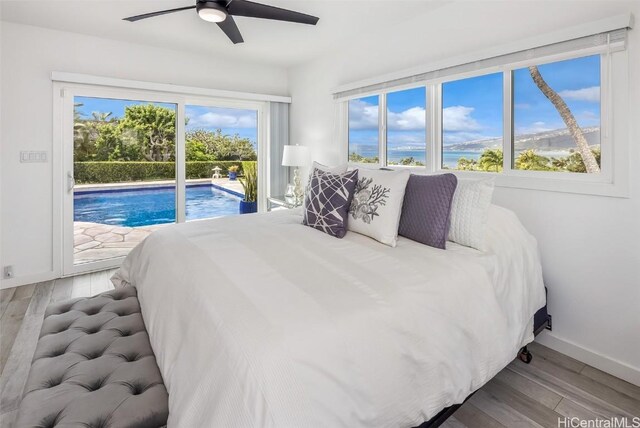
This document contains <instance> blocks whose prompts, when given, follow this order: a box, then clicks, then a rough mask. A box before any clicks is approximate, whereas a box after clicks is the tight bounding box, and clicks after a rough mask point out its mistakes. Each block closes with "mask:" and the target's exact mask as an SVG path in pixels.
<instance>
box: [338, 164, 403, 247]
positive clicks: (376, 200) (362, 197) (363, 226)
mask: <svg viewBox="0 0 640 428" xmlns="http://www.w3.org/2000/svg"><path fill="white" fill-rule="evenodd" d="M410 175H411V173H410V172H409V171H407V170H404V171H382V170H370V169H359V170H358V183H357V184H356V191H355V194H354V195H353V201H352V202H351V207H350V208H349V223H348V229H349V230H351V231H353V232H357V233H360V234H362V235H366V236H369V237H371V238H373V239H375V240H376V241H380V242H382V243H383V244H386V245H389V246H391V247H395V246H396V242H397V240H398V224H399V223H400V214H401V213H402V202H403V201H404V191H405V189H406V187H407V181H408V180H409V176H410Z"/></svg>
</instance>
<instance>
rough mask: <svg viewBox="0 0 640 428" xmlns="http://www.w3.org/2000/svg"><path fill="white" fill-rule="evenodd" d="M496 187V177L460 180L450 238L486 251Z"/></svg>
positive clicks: (452, 210)
mask: <svg viewBox="0 0 640 428" xmlns="http://www.w3.org/2000/svg"><path fill="white" fill-rule="evenodd" d="M494 186H495V179H494V178H493V177H492V178H484V179H481V180H470V179H464V178H462V179H458V187H456V192H455V193H454V195H453V203H452V204H451V227H450V228H449V238H448V239H449V241H453V242H457V243H458V244H460V245H464V246H467V247H471V248H475V249H477V250H480V251H485V250H486V245H485V235H486V231H487V219H488V217H489V207H490V206H491V199H492V197H493V189H494Z"/></svg>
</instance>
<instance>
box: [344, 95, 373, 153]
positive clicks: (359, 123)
mask: <svg viewBox="0 0 640 428" xmlns="http://www.w3.org/2000/svg"><path fill="white" fill-rule="evenodd" d="M379 105H380V98H379V97H378V96H374V97H366V98H359V99H355V100H350V101H349V161H350V162H356V163H378V162H379V160H380V157H379V154H378V152H379V141H380V125H379V123H380V120H379Z"/></svg>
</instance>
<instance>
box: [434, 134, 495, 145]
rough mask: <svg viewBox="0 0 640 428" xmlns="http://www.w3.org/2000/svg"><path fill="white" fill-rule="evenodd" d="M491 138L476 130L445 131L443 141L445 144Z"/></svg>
mask: <svg viewBox="0 0 640 428" xmlns="http://www.w3.org/2000/svg"><path fill="white" fill-rule="evenodd" d="M488 138H492V137H489V136H486V135H482V134H479V133H476V132H445V133H444V135H443V143H444V144H445V145H451V144H459V143H467V142H469V141H477V140H486V139H488Z"/></svg>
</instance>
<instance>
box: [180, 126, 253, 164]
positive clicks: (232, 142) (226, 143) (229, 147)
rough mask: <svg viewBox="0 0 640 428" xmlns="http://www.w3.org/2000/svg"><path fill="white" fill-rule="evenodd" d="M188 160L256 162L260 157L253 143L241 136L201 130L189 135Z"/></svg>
mask: <svg viewBox="0 0 640 428" xmlns="http://www.w3.org/2000/svg"><path fill="white" fill-rule="evenodd" d="M186 140H187V141H186V145H187V160H237V161H254V160H257V159H258V155H257V153H256V150H255V148H254V146H253V143H252V142H251V140H249V139H248V138H241V137H240V136H239V135H237V134H236V135H234V136H229V135H225V134H223V133H222V130H221V129H216V130H215V131H207V130H204V129H199V130H196V131H191V132H189V133H187V136H186Z"/></svg>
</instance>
